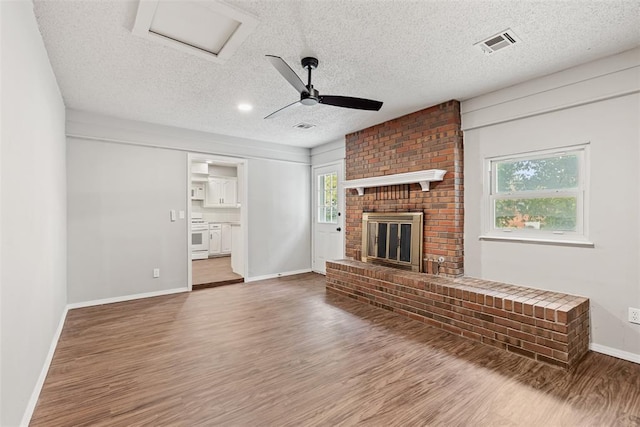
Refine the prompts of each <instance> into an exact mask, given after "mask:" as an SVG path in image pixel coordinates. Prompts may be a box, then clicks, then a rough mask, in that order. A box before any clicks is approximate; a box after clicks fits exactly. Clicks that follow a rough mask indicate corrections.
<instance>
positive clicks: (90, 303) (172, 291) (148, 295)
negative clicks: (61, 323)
mask: <svg viewBox="0 0 640 427" xmlns="http://www.w3.org/2000/svg"><path fill="white" fill-rule="evenodd" d="M182 292H189V288H188V287H186V286H185V287H184V288H174V289H166V290H163V291H154V292H145V293H142V294H133V295H123V296H119V297H111V298H103V299H97V300H92V301H82V302H73V303H70V304H67V310H72V309H74V308H83V307H93V306H94V305H103V304H113V303H114V302H124V301H133V300H136V299H142V298H152V297H159V296H163V295H171V294H179V293H182Z"/></svg>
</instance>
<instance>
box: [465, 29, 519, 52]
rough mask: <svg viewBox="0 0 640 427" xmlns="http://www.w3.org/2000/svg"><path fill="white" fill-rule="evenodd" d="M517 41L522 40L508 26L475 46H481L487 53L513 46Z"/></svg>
mask: <svg viewBox="0 0 640 427" xmlns="http://www.w3.org/2000/svg"><path fill="white" fill-rule="evenodd" d="M517 43H522V42H521V40H520V39H519V38H518V37H517V36H516V35H515V33H514V32H513V30H512V29H510V28H507V29H506V30H504V31H502V32H500V33H498V34H495V35H493V36H491V37H489V38H488V39H486V40H483V41H481V42H478V43H476V44H474V46H478V47H480V50H482V51H483V52H484V53H486V54H487V55H490V54H492V53H493V52H496V51H498V50H501V49H504V48H505V47H509V46H512V45H514V44H517Z"/></svg>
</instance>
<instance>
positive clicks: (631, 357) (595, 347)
mask: <svg viewBox="0 0 640 427" xmlns="http://www.w3.org/2000/svg"><path fill="white" fill-rule="evenodd" d="M589 350H591V351H595V352H596V353H602V354H606V355H607V356H612V357H617V358H618V359H622V360H628V361H629V362H633V363H639V364H640V354H635V353H631V352H628V351H624V350H618V349H617V348H612V347H607V346H606V345H601V344H596V343H591V344H589Z"/></svg>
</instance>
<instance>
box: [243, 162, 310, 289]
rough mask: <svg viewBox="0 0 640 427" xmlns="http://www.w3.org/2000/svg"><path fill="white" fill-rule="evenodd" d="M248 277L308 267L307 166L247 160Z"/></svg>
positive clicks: (308, 208)
mask: <svg viewBox="0 0 640 427" xmlns="http://www.w3.org/2000/svg"><path fill="white" fill-rule="evenodd" d="M248 171H249V178H248V180H249V182H248V197H249V212H248V218H249V268H248V270H249V271H248V274H249V279H250V278H251V277H260V276H268V275H273V274H277V273H289V272H295V271H310V270H311V207H310V206H311V170H310V167H309V166H308V165H300V164H294V163H286V162H276V161H269V160H249V165H248Z"/></svg>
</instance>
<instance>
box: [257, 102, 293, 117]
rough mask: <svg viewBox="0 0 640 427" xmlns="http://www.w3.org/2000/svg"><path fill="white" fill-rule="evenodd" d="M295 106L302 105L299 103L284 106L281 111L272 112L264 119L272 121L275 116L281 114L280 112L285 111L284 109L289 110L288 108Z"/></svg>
mask: <svg viewBox="0 0 640 427" xmlns="http://www.w3.org/2000/svg"><path fill="white" fill-rule="evenodd" d="M296 104H297V105H302V104H300V101H296V102H292V103H291V104H289V105H286V106H284V107H282V108H281V109H279V110H276V111H274V112H273V113H271V114H269V115H268V116H267V117H265V119H272V118H274V117H276V116H279V115H280V113H282V111H283V110H286V109H287V108H289V107H293V106H295V105H296Z"/></svg>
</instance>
